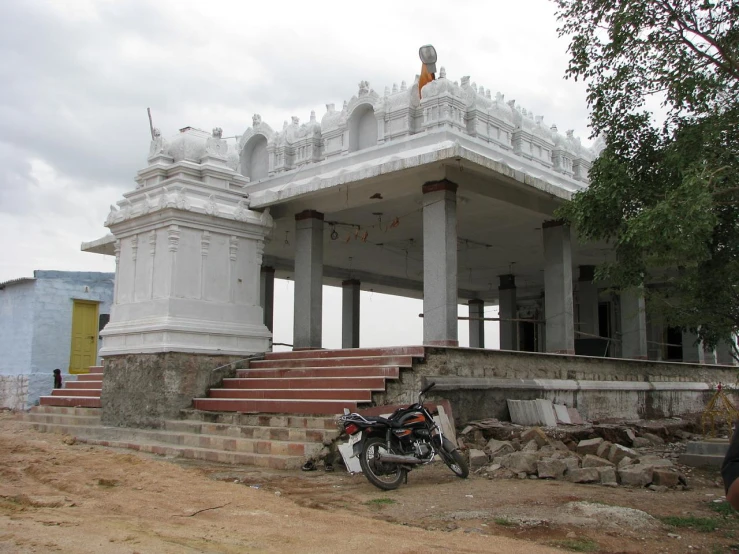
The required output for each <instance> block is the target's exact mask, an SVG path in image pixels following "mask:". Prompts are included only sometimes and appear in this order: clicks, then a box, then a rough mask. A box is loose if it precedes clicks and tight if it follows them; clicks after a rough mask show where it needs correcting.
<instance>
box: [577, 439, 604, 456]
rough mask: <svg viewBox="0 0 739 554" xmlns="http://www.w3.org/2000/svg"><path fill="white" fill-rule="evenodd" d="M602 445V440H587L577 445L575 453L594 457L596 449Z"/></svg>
mask: <svg viewBox="0 0 739 554" xmlns="http://www.w3.org/2000/svg"><path fill="white" fill-rule="evenodd" d="M602 443H603V439H602V438H600V437H598V438H597V439H588V440H584V441H580V442H579V443H577V453H578V454H580V455H581V456H585V455H586V454H592V455H593V456H595V455H596V453H597V452H598V447H599V446H600V445H601V444H602Z"/></svg>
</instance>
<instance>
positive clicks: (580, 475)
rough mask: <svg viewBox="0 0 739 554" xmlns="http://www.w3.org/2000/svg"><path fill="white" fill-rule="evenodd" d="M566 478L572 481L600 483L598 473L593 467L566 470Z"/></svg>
mask: <svg viewBox="0 0 739 554" xmlns="http://www.w3.org/2000/svg"><path fill="white" fill-rule="evenodd" d="M567 480H568V481H571V482H573V483H600V473H598V470H597V469H596V468H594V467H586V468H583V469H573V470H571V471H568V472H567Z"/></svg>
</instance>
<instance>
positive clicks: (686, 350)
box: [683, 330, 706, 364]
mask: <svg viewBox="0 0 739 554" xmlns="http://www.w3.org/2000/svg"><path fill="white" fill-rule="evenodd" d="M683 362H685V363H690V364H703V363H706V360H705V358H704V356H703V343H702V342H700V341H699V340H698V335H696V334H695V333H693V332H691V331H687V330H683Z"/></svg>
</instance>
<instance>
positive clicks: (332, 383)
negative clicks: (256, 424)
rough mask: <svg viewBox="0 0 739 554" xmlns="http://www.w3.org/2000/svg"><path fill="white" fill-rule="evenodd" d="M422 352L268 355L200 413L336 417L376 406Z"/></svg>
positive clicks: (203, 403)
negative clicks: (375, 396)
mask: <svg viewBox="0 0 739 554" xmlns="http://www.w3.org/2000/svg"><path fill="white" fill-rule="evenodd" d="M423 355H424V349H423V347H422V346H400V347H391V348H354V349H344V350H304V351H297V352H296V351H293V352H268V353H267V354H266V355H265V359H264V360H259V361H252V362H250V363H249V368H248V369H242V370H238V372H237V376H236V377H235V378H230V379H229V378H227V379H224V380H223V387H221V388H213V389H210V391H209V392H208V397H207V398H195V399H193V407H194V408H195V409H196V410H202V411H210V412H239V413H263V414H270V413H271V414H307V415H335V414H340V413H342V411H343V410H344V408H348V409H350V410H352V411H354V410H356V409H357V408H358V406H359V405H361V404H368V403H370V402H372V393H373V392H374V391H384V390H385V383H386V381H387V380H388V379H398V378H399V377H400V370H401V368H411V367H412V365H413V358H414V357H423Z"/></svg>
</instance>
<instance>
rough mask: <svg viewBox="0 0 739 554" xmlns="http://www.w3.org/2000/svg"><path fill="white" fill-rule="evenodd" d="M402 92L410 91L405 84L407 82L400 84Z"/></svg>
mask: <svg viewBox="0 0 739 554" xmlns="http://www.w3.org/2000/svg"><path fill="white" fill-rule="evenodd" d="M400 90H408V86H407V85H406V84H405V81H401V82H400Z"/></svg>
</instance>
